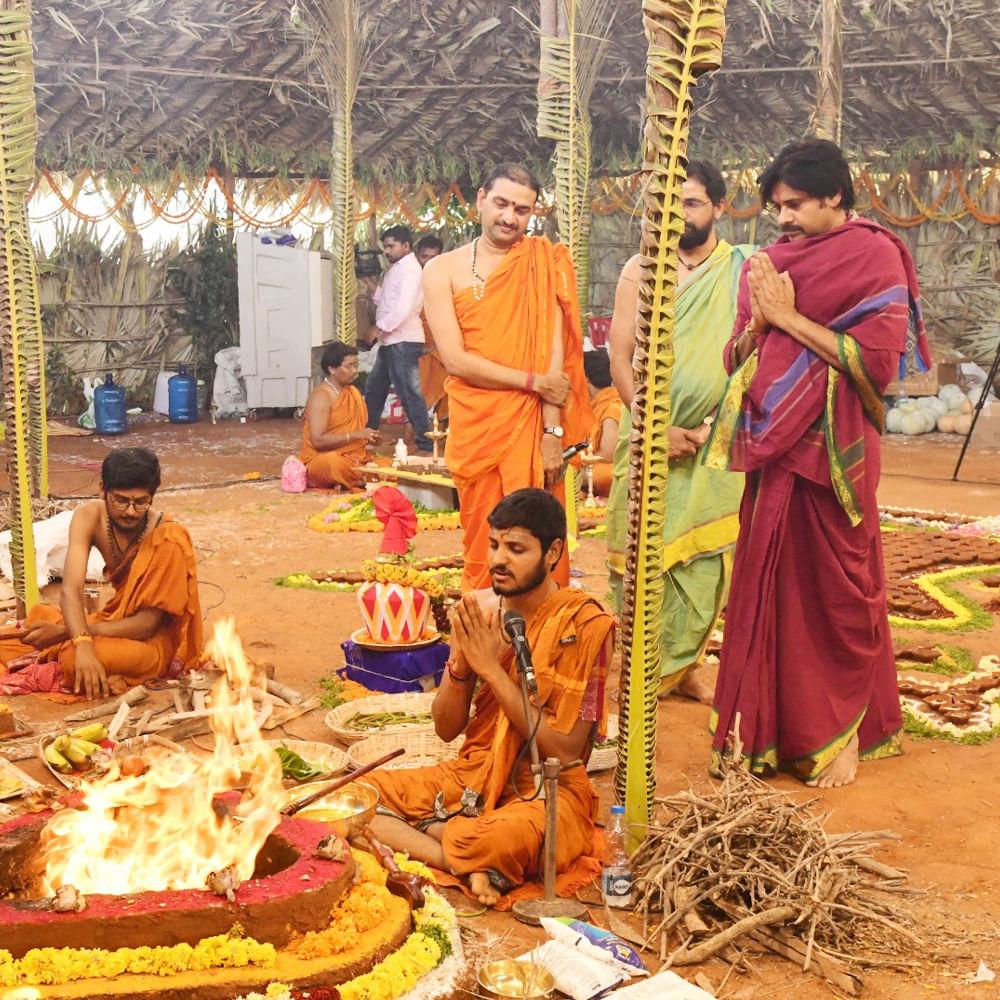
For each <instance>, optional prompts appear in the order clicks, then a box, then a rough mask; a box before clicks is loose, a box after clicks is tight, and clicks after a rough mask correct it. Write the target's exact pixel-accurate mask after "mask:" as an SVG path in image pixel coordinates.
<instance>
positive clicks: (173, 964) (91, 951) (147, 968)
mask: <svg viewBox="0 0 1000 1000" xmlns="http://www.w3.org/2000/svg"><path fill="white" fill-rule="evenodd" d="M275 957H276V953H275V950H274V945H271V944H261V943H260V942H259V941H255V940H254V939H253V938H244V937H234V936H231V935H229V934H219V935H216V936H215V937H210V938H202V940H201V941H199V942H198V943H197V944H196V945H190V944H176V945H172V946H169V947H168V946H158V947H146V946H143V947H140V948H117V949H115V951H102V950H100V949H98V948H32V949H31V951H29V952H27V954H25V955H24V957H23V958H19V959H14V958H13V957H12V956H11V954H10V952H9V951H0V985H2V986H19V985H31V986H43V985H44V986H50V985H63V984H65V983H72V982H74V981H76V980H78V979H113V978H114V977H115V976H120V975H123V974H125V973H133V974H142V975H147V976H172V975H175V974H176V973H178V972H200V971H203V970H205V969H235V968H240V967H242V966H246V965H260V966H268V965H274V961H275Z"/></svg>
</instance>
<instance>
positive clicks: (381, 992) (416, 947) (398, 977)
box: [240, 853, 458, 1000]
mask: <svg viewBox="0 0 1000 1000" xmlns="http://www.w3.org/2000/svg"><path fill="white" fill-rule="evenodd" d="M355 857H357V854H356V853H355ZM396 861H397V863H398V864H399V865H400V866H401V867H403V868H404V869H406V870H407V871H412V872H415V873H416V874H421V875H423V874H424V873H427V874H428V875H429V869H427V868H426V867H425V866H424V865H421V864H419V862H415V861H410V860H409V859H408V858H406V856H405V855H401V854H397V855H396ZM380 871H381V869H380ZM382 874H383V880H384V873H382ZM425 877H427V876H426V875H425ZM424 898H425V904H424V906H423V907H422V908H421V909H419V910H415V911H414V914H413V918H414V923H415V925H416V930H415V931H414V932H413V933H412V934H411V935H410V936H409V937H408V938H407V939H406V940H405V941H404V942H403V944H402V946H401V947H400V948H399V949H398V950H397V951H395V952H393V954H391V955H389V956H388V957H387V958H386V959H385V960H384V961H382V962H379V963H378V964H377V965H375V966H374V967H373V968H372V969H370V970H369V971H368V972H365V973H362V974H361V975H360V976H357V977H356V978H355V979H352V980H350V981H349V982H346V983H341V984H339V985H338V986H337V990H338V991H339V993H340V996H341V1000H396V998H397V997H401V996H402V995H403V994H404V993H407V992H408V991H409V990H411V989H413V987H414V986H416V985H417V983H418V982H419V981H420V980H421V979H422V978H423V977H424V976H425V975H427V973H429V972H430V971H431V970H432V969H433V968H435V966H437V965H438V964H439V962H440V961H441V948H440V946H439V945H438V943H437V941H435V940H434V938H432V937H429V936H428V935H427V934H425V933H424V932H423V931H422V929H421V928H424V927H428V926H430V925H432V924H433V925H436V926H438V927H441V928H442V929H443V930H445V931H449V932H450V931H453V930H454V928H455V927H456V926H457V924H458V921H457V918H456V915H455V910H454V908H453V907H452V906H451V904H450V903H449V902H448V901H447V900H446V899H445V898H444V897H443V896H441V895H440V894H439V893H437V892H436V891H435V890H434V889H432V888H430V887H426V888H425V889H424ZM291 993H292V991H291V987H289V986H288V985H286V984H285V983H271V984H270V986H268V988H267V990H266V991H265V992H264V993H248V994H247V995H246V996H244V997H241V998H240V1000H290V998H291Z"/></svg>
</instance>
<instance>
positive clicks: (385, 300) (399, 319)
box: [374, 252, 424, 344]
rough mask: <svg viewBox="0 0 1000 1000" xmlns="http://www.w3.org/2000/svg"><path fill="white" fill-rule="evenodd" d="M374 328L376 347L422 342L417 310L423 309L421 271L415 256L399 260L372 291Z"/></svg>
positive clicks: (422, 328) (421, 328) (410, 254)
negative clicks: (376, 333)
mask: <svg viewBox="0 0 1000 1000" xmlns="http://www.w3.org/2000/svg"><path fill="white" fill-rule="evenodd" d="M374 299H375V325H376V326H377V327H378V328H379V330H380V331H381V332H380V333H379V336H378V340H379V343H380V344H402V343H405V342H407V341H411V342H415V343H417V344H422V343H423V342H424V324H423V323H421V322H420V310H421V309H422V308H423V306H424V286H423V270H422V269H421V267H420V262H419V261H418V260H417V258H416V255H415V254H413V253H412V252H411V253H408V254H407V255H406V256H405V257H400V258H399V260H397V261H396V263H395V264H393V265H392V267H390V268H389V270H388V271H386V273H385V277H384V278H383V279H382V284H381V285H379V287H378V288H377V289H375V295H374Z"/></svg>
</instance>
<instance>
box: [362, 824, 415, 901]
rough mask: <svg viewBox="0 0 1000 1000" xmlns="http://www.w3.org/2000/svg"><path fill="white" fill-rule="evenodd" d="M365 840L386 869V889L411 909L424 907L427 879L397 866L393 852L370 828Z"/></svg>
mask: <svg viewBox="0 0 1000 1000" xmlns="http://www.w3.org/2000/svg"><path fill="white" fill-rule="evenodd" d="M364 835H365V839H366V840H367V841H368V843H369V844H370V845H371V849H372V853H373V854H374V855H375V857H376V858H378V859H379V861H380V862H381V864H382V867H383V868H384V869H385V872H386V875H385V887H386V888H387V889H388V890H389V892H391V893H392V894H393V895H394V896H399V897H400V898H402V899H405V900H406V901H407V902H408V903H409V904H410V908H411V909H417V908H418V907H421V906H423V905H424V886H425V885H430V883H429V882H428V880H427V879H425V878H423V877H422V876H420V875H416V874H414V873H413V872H404V871H403V869H402V868H400V867H399V865H398V864H396V859H395V857H394V856H393V852H392V851H391V850H390V849H389V848H388V847H386V846H385V844H383V843H382V841H381V840H379V839H378V837H376V836H375V834H373V833H372V832H371V831H370V830H369V829H368V827H365V829H364Z"/></svg>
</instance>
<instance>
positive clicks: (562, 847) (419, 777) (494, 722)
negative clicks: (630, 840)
mask: <svg viewBox="0 0 1000 1000" xmlns="http://www.w3.org/2000/svg"><path fill="white" fill-rule="evenodd" d="M613 629H614V619H613V618H612V617H611V615H610V614H608V612H607V611H605V609H604V608H603V607H602V606H601V605H600V604H599V603H598V602H597V601H595V600H594V598H592V597H588V596H587V595H585V594H583V593H581V592H580V591H578V590H569V589H566V590H559V591H557V592H556V593H555V594H553V595H552V596H551V597H550V598H549V599H548V600H547V601H546V602H545V603H544V604H543V605H542V606H541V607H540V608H539V609H538V611H537V612H536V613H535V615H534V616H533V618H532V620H531V624H530V626H529V628H528V632H527V636H528V642H529V644H530V646H531V650H532V661H533V663H534V667H535V674H536V676H537V679H538V698H539V703H540V704H541V706H542V710H543V712H544V713H545V719H546V722H547V723H548V724H549V725H550V726H551V727H552V728H553V729H555V730H556V731H557V732H560V733H564V734H568V733H569V732H570V731H571V730H572V729H573V727H574V726H575V725H576V723H577V722H578V721H579V720H580V718H581V717H584V716H583V715H582V708H583V704H584V694H585V693H586V692H587V691H588V688H589V690H590V691H591V693H595V692H596V695H597V700H596V704H595V705H593V706H592V707H593V708H595V709H596V716H597V718H596V721H595V723H594V730H595V733H600V734H603V733H604V730H605V724H606V722H607V704H606V699H605V697H604V683H605V679H606V676H607V668H608V661H609V659H610V656H611V647H612V642H611V640H612V638H613ZM506 666H507V672H508V675H509V676H510V677H511V679H512V680H514V682H515V683H517V682H518V678H517V667H516V665H515V663H514V661H513V656H512V655H511V654H510V652H509V651H508V653H507V659H506ZM592 682H593V683H592ZM587 717H589V716H587ZM523 743H524V741H523V740H522V738H521V736H520V735H519V734H518V732H517V730H516V729H515V728H514V727H513V726H511V724H510V720H509V719H508V718H507V715H506V714H505V713H504V712H503V711H502V710H501V709H500V706H499V704H498V702H497V700H496V698H495V697H494V695H493V691H492V689H491V688H489V687H488V686H486V685H482V686H481V687H480V690H479V692H478V693H477V694H476V697H475V700H474V711H473V714H472V718H471V719H470V721H469V724H468V726H467V728H466V733H465V740H464V742H463V743H462V748H461V750H460V751H459V753H458V757H457V759H455V760H449V761H444V762H443V763H441V764H436V765H434V766H431V767H418V768H406V769H400V770H395V771H377V772H375V773H374V775H369V776H368V777H367V778H365V781H368V782H370V783H371V784H373V785H375V786H376V787H377V788H378V790H379V794H380V796H381V804H382V805H384V806H386V807H387V808H389V809H391V810H392V811H393V812H395V813H396V814H398V815H399V816H401V817H402V818H403V819H405V820H407V822H411V823H414V824H417V823H419V822H420V821H422V820H425V819H432V818H433V817H434V798H435V796H436V795H437V793H438V792H439V791H440V792H442V793H443V795H444V805H445V807H446V808H447V810H448V812H452V811H454V810H457V809H458V808H459V807H460V799H461V795H462V792H464V791H465V790H466V789H467V788H471V789H473V790H474V791H476V792H479V793H480V794H481V795H482V796H483V799H484V807H483V811H482V814H481V815H480V816H477V817H470V816H454V817H452V818H451V819H449V820H448V822H447V825H446V826H445V831H444V837H443V840H442V846H443V848H444V855H445V858H446V859H447V861H448V864H449V865H451V867H452V869H453V871H454V872H455V874H457V875H468V874H470V873H472V872H483V871H488V870H490V869H494V870H496V871H498V872H500V873H501V874H502V875H504V876H506V878H508V879H509V880H510V881H511V882H513V883H514V884H515V885H520V884H521V883H522V882H523V881H524V880H525V878H526V877H528V876H531V875H533V874H540V873H541V871H542V857H541V855H542V842H543V840H544V837H545V803H544V801H543V800H542V799H540V798H539V799H535V800H534V801H533V802H522V801H521V800H520V799H519V798H518V797H517V795H516V793H515V792H514V789H513V787H512V783H514V782H516V786H517V788H518V790H519V791H520V792H521V794H522V795H526V796H527V795H531V794H533V792H534V780H533V778H532V775H531V757H530V754H529V753H528V752H527V751H526V752H525V754H524V756H523V757H522V759H521V760H520V762H518V764H517V770H516V772H515V771H514V767H515V762H516V758H517V754H518V751H519V750H520V749H521V747H522V745H523ZM597 807H598V798H597V795H596V794H595V792H594V789H593V787H592V786H591V784H590V779H589V778H588V776H587V771H586V768H583V767H575V768H572V769H571V770H568V771H564V772H563V773H562V774H561V775H560V776H559V801H558V808H559V811H558V822H557V829H558V834H557V850H558V853H557V857H556V869H557V870H558V871H565V870H566V869H567V868H569V867H570V866H571V865H572V864H573V862H574V861H576V859H577V858H579V857H580V856H581V855H583V854H588V853H591V852H592V850H593V838H594V818H595V816H596V815H597Z"/></svg>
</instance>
